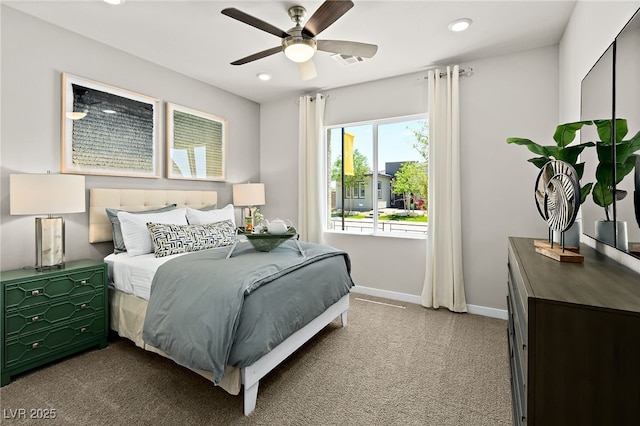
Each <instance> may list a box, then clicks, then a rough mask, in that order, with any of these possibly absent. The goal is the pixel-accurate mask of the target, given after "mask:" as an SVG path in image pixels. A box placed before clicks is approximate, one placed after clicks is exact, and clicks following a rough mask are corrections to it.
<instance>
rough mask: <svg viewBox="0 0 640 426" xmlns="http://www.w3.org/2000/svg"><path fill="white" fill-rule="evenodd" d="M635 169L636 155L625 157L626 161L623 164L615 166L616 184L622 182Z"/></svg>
mask: <svg viewBox="0 0 640 426" xmlns="http://www.w3.org/2000/svg"><path fill="white" fill-rule="evenodd" d="M634 167H636V155H631V156H629V157H627V161H625V162H624V163H617V164H616V184H618V183H620V182H622V179H624V178H625V176H627V175H628V174H629V173H631V171H632V170H633V169H634Z"/></svg>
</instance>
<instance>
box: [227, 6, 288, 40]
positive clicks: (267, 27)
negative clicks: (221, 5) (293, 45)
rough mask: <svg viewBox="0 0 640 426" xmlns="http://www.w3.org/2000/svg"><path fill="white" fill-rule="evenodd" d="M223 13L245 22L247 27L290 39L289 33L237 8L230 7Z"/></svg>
mask: <svg viewBox="0 0 640 426" xmlns="http://www.w3.org/2000/svg"><path fill="white" fill-rule="evenodd" d="M221 13H222V14H223V15H227V16H228V17H230V18H233V19H237V20H238V21H240V22H244V23H245V24H247V25H251V26H252V27H254V28H257V29H259V30H262V31H266V32H268V33H269V34H273V35H275V36H278V37H280V38H287V37H289V33H287V32H285V31H283V30H281V29H280V28H278V27H276V26H274V25H271V24H269V23H268V22H264V21H263V20H261V19H258V18H256V17H254V16H251V15H248V14H246V13H244V12H243V11H241V10H238V9H236V8H235V7H229V8H227V9H223V10H222V12H221Z"/></svg>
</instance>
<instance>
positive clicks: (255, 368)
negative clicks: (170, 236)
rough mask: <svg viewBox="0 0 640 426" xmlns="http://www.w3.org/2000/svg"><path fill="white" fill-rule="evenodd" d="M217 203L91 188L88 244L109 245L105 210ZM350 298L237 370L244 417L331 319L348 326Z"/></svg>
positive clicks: (209, 198) (181, 194)
mask: <svg viewBox="0 0 640 426" xmlns="http://www.w3.org/2000/svg"><path fill="white" fill-rule="evenodd" d="M216 202H217V193H216V192H215V191H165V190H136V189H105V188H92V189H91V190H90V195H89V206H90V207H89V242H92V243H95V242H103V241H111V240H112V237H111V224H110V222H109V219H108V217H107V214H106V212H105V210H104V209H105V208H107V207H109V208H115V209H121V210H150V209H153V208H158V207H163V206H166V205H168V204H174V203H175V204H177V205H178V207H185V206H188V207H192V208H199V207H203V206H205V205H209V204H215V203H216ZM348 310H349V295H348V294H347V295H345V296H344V297H342V298H341V299H340V300H338V301H337V302H336V303H334V304H333V305H331V306H330V307H329V308H327V310H325V311H324V312H323V313H322V314H320V315H319V316H318V317H316V318H315V319H314V320H312V321H311V322H310V323H309V324H307V325H306V326H304V327H303V328H301V329H300V330H298V331H296V332H295V333H293V334H292V335H291V336H289V337H288V338H287V339H285V340H284V341H283V342H282V343H280V344H279V345H278V346H276V347H275V348H273V349H272V350H271V351H270V352H269V353H267V354H265V355H264V356H262V358H260V359H259V360H257V361H256V362H254V363H253V364H251V365H250V366H248V367H244V368H241V369H240V374H241V377H242V385H243V388H244V390H243V397H244V415H245V416H248V415H249V414H250V413H251V412H252V411H253V410H254V409H255V408H256V401H257V398H258V386H259V384H260V379H262V378H263V377H264V376H266V375H267V374H268V373H269V372H270V371H271V370H273V369H274V368H275V367H276V366H278V365H279V364H280V363H281V362H282V361H284V360H285V359H286V358H287V357H288V356H289V355H291V354H292V353H294V352H295V351H296V350H297V349H298V348H300V346H302V345H303V344H304V343H306V342H307V341H308V340H309V339H311V338H312V337H313V336H315V335H316V334H318V332H319V331H320V330H322V329H323V328H324V327H326V326H327V325H328V324H329V323H331V322H332V321H333V320H334V319H336V318H338V317H340V319H341V322H342V326H343V327H345V326H346V325H347V312H348Z"/></svg>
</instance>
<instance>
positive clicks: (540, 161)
mask: <svg viewBox="0 0 640 426" xmlns="http://www.w3.org/2000/svg"><path fill="white" fill-rule="evenodd" d="M527 161H528V162H530V163H532V164H533V165H534V166H536V167H537V168H539V169H541V168H542V166H544V165H545V164H547V163H548V162H549V159H548V158H547V157H535V158H529V159H528V160H527Z"/></svg>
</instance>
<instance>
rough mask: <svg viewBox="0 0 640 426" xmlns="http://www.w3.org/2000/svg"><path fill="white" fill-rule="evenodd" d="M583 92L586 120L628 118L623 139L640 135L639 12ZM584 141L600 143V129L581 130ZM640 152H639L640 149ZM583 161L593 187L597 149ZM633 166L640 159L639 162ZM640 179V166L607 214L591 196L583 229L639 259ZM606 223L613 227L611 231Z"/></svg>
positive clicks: (584, 209) (622, 184)
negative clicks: (639, 186)
mask: <svg viewBox="0 0 640 426" xmlns="http://www.w3.org/2000/svg"><path fill="white" fill-rule="evenodd" d="M581 92H582V93H581V94H582V98H581V119H582V120H595V119H605V120H606V119H612V118H613V117H616V118H618V119H620V118H624V119H626V120H627V127H628V132H627V134H626V136H625V137H624V140H628V139H631V138H632V137H633V136H634V135H635V134H636V133H638V132H639V131H640V9H639V10H638V12H636V14H635V15H634V17H633V18H632V19H631V20H630V21H629V23H628V24H627V25H626V26H625V27H624V29H623V30H622V31H621V32H620V34H618V36H617V37H616V39H615V40H614V42H613V44H612V45H611V46H610V47H609V49H607V51H606V52H605V53H604V54H603V55H602V56H601V57H600V59H599V60H598V62H597V63H596V64H595V65H594V66H593V68H592V69H591V70H590V71H589V73H588V74H587V75H586V76H585V78H584V79H583V81H582V89H581ZM580 138H581V141H582V142H588V141H597V140H599V137H598V134H597V131H596V127H595V126H586V127H583V129H582V130H581V134H580ZM636 154H640V151H637V152H636ZM611 155H612V156H615V151H614V150H613V149H612V150H611ZM583 161H584V162H585V163H586V164H585V172H584V176H583V185H584V183H586V182H594V183H595V182H596V167H597V165H598V156H597V154H596V150H595V149H587V150H585V151H584V152H583ZM634 163H635V164H638V163H640V161H638V160H637V159H636V160H635V161H634ZM619 173H620V171H619ZM620 176H622V175H621V174H619V177H620ZM612 179H613V176H612ZM638 179H640V170H638V166H636V167H634V168H633V169H632V170H630V171H629V172H628V173H627V174H626V175H624V177H623V178H622V180H621V181H620V182H619V183H618V184H617V185H616V190H617V194H618V196H617V197H614V199H613V203H612V204H611V205H610V206H609V207H608V209H607V210H608V211H607V212H605V209H604V208H603V207H601V206H599V205H597V204H596V203H595V202H594V199H593V195H592V194H590V195H589V197H588V198H587V201H585V203H584V204H583V205H582V231H583V233H585V234H586V235H588V236H590V237H593V238H596V239H597V240H599V241H602V242H605V243H607V244H610V245H615V246H616V247H617V248H619V249H620V250H624V251H627V252H629V253H630V254H633V255H635V256H638V257H640V222H639V221H638V219H639V218H640V211H637V210H638V209H640V205H637V204H638V203H635V202H634V200H635V199H636V198H638V197H640V194H636V193H635V191H636V188H635V187H636V180H638ZM607 213H608V217H607ZM606 219H608V221H607V222H608V223H604V224H603V223H602V221H603V220H606ZM605 225H607V226H610V229H609V231H608V232H606V231H607V229H605V228H604V226H605Z"/></svg>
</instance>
